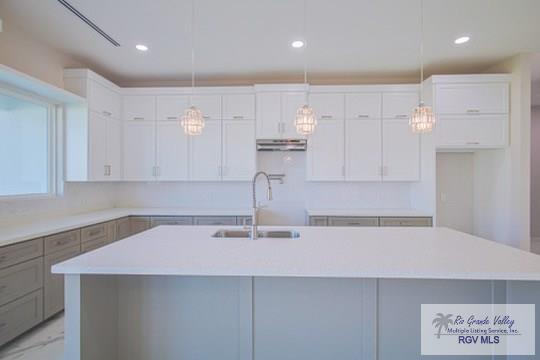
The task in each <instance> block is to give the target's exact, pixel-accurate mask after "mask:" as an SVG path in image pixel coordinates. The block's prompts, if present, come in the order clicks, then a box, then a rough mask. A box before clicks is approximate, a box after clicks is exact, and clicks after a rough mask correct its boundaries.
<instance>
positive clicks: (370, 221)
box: [328, 216, 379, 226]
mask: <svg viewBox="0 0 540 360" xmlns="http://www.w3.org/2000/svg"><path fill="white" fill-rule="evenodd" d="M328 226H379V218H376V217H341V216H339V217H333V216H331V217H329V218H328Z"/></svg>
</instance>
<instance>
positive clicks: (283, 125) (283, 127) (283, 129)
mask: <svg viewBox="0 0 540 360" xmlns="http://www.w3.org/2000/svg"><path fill="white" fill-rule="evenodd" d="M286 126H287V124H285V123H284V122H282V123H281V133H283V134H284V133H285V127H286Z"/></svg>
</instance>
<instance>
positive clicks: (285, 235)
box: [212, 229, 300, 239]
mask: <svg viewBox="0 0 540 360" xmlns="http://www.w3.org/2000/svg"><path fill="white" fill-rule="evenodd" d="M250 234H251V231H249V230H227V229H222V230H218V231H216V232H215V233H214V234H213V235H212V237H215V238H249V237H250ZM257 234H258V237H260V238H279V239H297V238H299V237H300V233H299V232H298V231H293V230H270V231H259V232H258V233H257Z"/></svg>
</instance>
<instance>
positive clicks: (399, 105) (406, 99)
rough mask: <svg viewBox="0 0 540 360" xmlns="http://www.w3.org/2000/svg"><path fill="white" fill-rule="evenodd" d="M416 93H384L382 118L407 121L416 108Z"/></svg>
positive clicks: (417, 98)
mask: <svg viewBox="0 0 540 360" xmlns="http://www.w3.org/2000/svg"><path fill="white" fill-rule="evenodd" d="M418 100H419V97H418V94H417V93H415V92H414V93H385V94H383V118H385V119H408V118H409V116H410V115H411V112H412V111H413V109H414V108H415V107H417V106H418Z"/></svg>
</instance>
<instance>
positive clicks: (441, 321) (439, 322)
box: [432, 313, 454, 339]
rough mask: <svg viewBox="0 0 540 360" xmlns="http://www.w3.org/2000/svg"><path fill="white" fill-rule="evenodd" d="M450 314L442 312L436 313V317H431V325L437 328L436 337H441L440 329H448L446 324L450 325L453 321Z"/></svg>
mask: <svg viewBox="0 0 540 360" xmlns="http://www.w3.org/2000/svg"><path fill="white" fill-rule="evenodd" d="M452 316H453V315H452V314H448V315H444V314H442V313H437V317H435V319H433V322H432V324H433V326H435V327H436V328H437V339H440V338H441V331H442V329H443V328H444V330H448V325H452V324H453V323H454V321H453V320H452Z"/></svg>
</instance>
